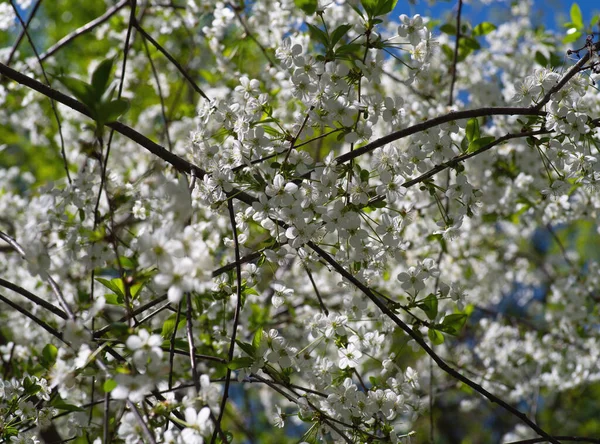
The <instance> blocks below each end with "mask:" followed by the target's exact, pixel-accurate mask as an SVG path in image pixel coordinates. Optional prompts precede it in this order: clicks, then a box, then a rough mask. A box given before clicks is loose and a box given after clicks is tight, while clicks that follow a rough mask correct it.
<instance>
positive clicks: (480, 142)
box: [467, 136, 496, 153]
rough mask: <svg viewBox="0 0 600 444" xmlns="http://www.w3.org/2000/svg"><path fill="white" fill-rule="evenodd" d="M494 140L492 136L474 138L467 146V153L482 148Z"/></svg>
mask: <svg viewBox="0 0 600 444" xmlns="http://www.w3.org/2000/svg"><path fill="white" fill-rule="evenodd" d="M494 140H496V138H495V137H494V136H486V137H481V138H479V139H477V140H474V141H473V142H471V143H470V144H469V148H467V153H474V152H476V151H479V150H480V149H481V148H483V147H484V146H486V145H489V144H490V143H492V142H493V141H494Z"/></svg>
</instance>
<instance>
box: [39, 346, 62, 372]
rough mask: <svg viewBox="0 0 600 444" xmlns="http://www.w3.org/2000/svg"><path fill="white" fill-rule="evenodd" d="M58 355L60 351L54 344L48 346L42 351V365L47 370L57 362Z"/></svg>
mask: <svg viewBox="0 0 600 444" xmlns="http://www.w3.org/2000/svg"><path fill="white" fill-rule="evenodd" d="M57 355H58V349H57V348H56V347H55V346H54V345H52V344H46V346H45V347H44V349H43V350H42V365H43V366H44V367H45V368H50V367H52V366H53V365H54V363H55V362H56V356H57Z"/></svg>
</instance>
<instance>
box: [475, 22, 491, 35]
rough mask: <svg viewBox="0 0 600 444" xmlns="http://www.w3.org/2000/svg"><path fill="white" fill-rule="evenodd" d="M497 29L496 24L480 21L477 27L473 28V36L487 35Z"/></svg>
mask: <svg viewBox="0 0 600 444" xmlns="http://www.w3.org/2000/svg"><path fill="white" fill-rule="evenodd" d="M495 29H496V25H494V24H492V23H490V22H483V23H480V24H478V25H477V26H475V28H473V36H474V37H479V36H481V35H486V34H489V33H490V32H492V31H494V30H495Z"/></svg>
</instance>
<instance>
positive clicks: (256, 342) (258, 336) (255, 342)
mask: <svg viewBox="0 0 600 444" xmlns="http://www.w3.org/2000/svg"><path fill="white" fill-rule="evenodd" d="M262 337H263V328H262V327H260V328H259V329H258V330H256V332H255V333H254V337H253V338H252V348H254V350H258V349H259V348H260V342H261V341H262Z"/></svg>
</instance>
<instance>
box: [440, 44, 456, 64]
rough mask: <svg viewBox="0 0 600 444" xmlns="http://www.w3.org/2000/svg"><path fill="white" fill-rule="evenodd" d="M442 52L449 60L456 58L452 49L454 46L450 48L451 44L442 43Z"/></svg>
mask: <svg viewBox="0 0 600 444" xmlns="http://www.w3.org/2000/svg"><path fill="white" fill-rule="evenodd" d="M442 52H443V53H444V55H445V56H446V58H447V59H448V60H453V59H454V51H453V50H452V48H450V46H448V45H446V44H444V45H442Z"/></svg>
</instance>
